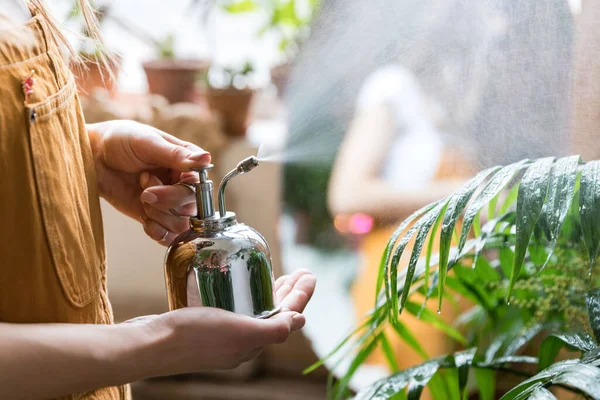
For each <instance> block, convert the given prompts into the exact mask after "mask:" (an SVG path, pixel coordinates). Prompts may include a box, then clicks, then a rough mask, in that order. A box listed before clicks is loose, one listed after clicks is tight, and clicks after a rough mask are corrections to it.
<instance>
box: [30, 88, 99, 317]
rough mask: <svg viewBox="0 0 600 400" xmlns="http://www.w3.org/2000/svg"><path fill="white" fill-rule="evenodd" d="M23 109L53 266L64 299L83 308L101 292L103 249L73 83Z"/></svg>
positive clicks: (94, 188) (86, 142)
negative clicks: (27, 119)
mask: <svg viewBox="0 0 600 400" xmlns="http://www.w3.org/2000/svg"><path fill="white" fill-rule="evenodd" d="M25 106H26V109H27V112H28V113H29V114H28V116H29V134H30V143H31V154H32V158H33V160H32V161H33V166H34V170H35V180H36V185H37V191H38V196H39V202H40V206H41V209H42V210H41V211H42V215H43V219H44V221H43V229H44V230H45V233H46V236H47V239H48V245H49V248H50V252H51V254H52V260H53V264H54V268H55V270H56V274H57V275H58V278H59V280H60V283H61V286H62V289H63V291H64V293H65V296H66V298H67V299H68V300H69V302H70V303H71V304H73V305H74V306H76V307H83V306H85V305H86V304H88V303H89V302H90V301H91V300H92V299H93V298H94V297H95V296H96V295H97V294H98V291H99V289H100V285H101V277H102V274H103V273H104V269H105V265H104V263H105V250H104V238H103V233H102V217H101V212H100V205H99V199H98V195H97V183H96V180H95V169H94V168H95V167H94V162H93V157H92V154H91V149H90V145H89V138H88V136H87V132H86V129H85V123H84V121H83V117H82V115H81V109H80V107H79V102H78V99H77V93H76V87H75V83H74V81H73V80H70V81H69V83H67V84H66V85H65V86H63V87H62V88H61V89H60V90H59V91H57V92H56V93H54V94H52V95H51V96H49V97H47V98H46V99H44V100H43V101H41V102H38V103H33V104H28V103H26V104H25ZM41 228H42V227H40V229H41Z"/></svg>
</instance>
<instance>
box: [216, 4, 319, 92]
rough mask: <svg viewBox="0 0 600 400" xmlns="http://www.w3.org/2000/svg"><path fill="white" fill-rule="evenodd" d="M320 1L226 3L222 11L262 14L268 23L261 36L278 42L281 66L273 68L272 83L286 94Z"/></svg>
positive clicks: (278, 90) (260, 32)
mask: <svg viewBox="0 0 600 400" xmlns="http://www.w3.org/2000/svg"><path fill="white" fill-rule="evenodd" d="M319 4H320V1H319V0H263V1H260V0H235V1H225V2H224V3H223V4H222V8H223V9H224V10H225V11H227V12H229V13H232V14H241V13H246V12H253V11H262V12H264V13H265V14H266V23H265V25H264V26H263V27H262V28H261V29H260V30H259V31H258V33H257V34H258V36H263V35H273V36H275V37H276V38H277V40H278V42H277V43H278V52H279V54H280V59H281V60H280V63H279V64H277V65H275V66H273V67H272V68H271V81H272V82H273V84H274V85H275V87H276V88H277V92H278V93H279V94H280V95H283V94H284V91H285V86H286V85H287V81H288V78H289V74H290V70H291V63H292V61H293V60H294V58H295V57H296V55H297V54H298V52H299V51H300V48H301V45H302V43H303V42H304V41H305V40H306V38H307V37H308V35H309V33H310V27H311V24H312V21H313V18H314V16H315V14H316V11H317V10H318V7H319Z"/></svg>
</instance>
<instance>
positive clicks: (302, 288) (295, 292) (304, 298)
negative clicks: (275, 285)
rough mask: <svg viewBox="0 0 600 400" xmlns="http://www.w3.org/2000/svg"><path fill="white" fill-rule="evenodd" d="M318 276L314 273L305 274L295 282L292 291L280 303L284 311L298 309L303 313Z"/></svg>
mask: <svg viewBox="0 0 600 400" xmlns="http://www.w3.org/2000/svg"><path fill="white" fill-rule="evenodd" d="M316 284H317V278H316V277H315V276H314V275H312V274H305V275H303V276H302V277H301V278H300V279H298V281H297V282H296V283H295V284H294V286H293V288H292V290H291V291H290V293H289V294H288V295H287V296H286V297H285V298H284V299H283V300H281V302H280V303H279V304H280V306H281V310H282V311H297V312H299V313H301V312H302V311H304V308H305V307H306V305H307V304H308V301H309V300H310V298H311V297H312V295H313V293H314V291H315V286H316Z"/></svg>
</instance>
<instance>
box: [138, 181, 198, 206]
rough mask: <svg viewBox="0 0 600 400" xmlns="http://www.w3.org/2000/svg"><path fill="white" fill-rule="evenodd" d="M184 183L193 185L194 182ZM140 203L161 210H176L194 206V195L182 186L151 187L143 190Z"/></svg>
mask: <svg viewBox="0 0 600 400" xmlns="http://www.w3.org/2000/svg"><path fill="white" fill-rule="evenodd" d="M196 180H197V179H196ZM186 183H195V181H192V182H189V181H188V182H186ZM142 201H144V202H145V203H146V204H152V205H153V206H154V207H158V208H161V209H163V210H169V209H171V208H175V209H177V208H179V207H183V206H186V205H188V204H195V202H196V194H195V193H194V192H193V191H192V190H191V189H190V188H188V187H186V186H183V185H161V186H152V187H148V188H147V189H146V190H144V192H143V193H142Z"/></svg>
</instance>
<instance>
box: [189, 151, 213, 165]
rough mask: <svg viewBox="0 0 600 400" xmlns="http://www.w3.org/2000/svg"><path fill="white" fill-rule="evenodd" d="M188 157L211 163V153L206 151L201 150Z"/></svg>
mask: <svg viewBox="0 0 600 400" xmlns="http://www.w3.org/2000/svg"><path fill="white" fill-rule="evenodd" d="M188 159H189V160H191V161H197V162H203V163H206V164H208V163H210V153H208V152H206V151H199V152H197V153H193V154H192V155H190V156H189V157H188Z"/></svg>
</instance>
